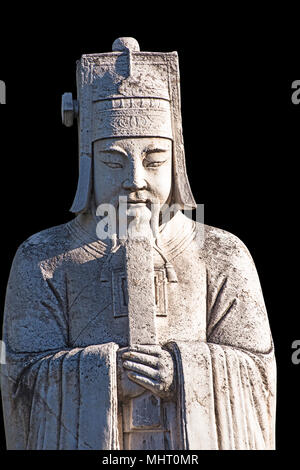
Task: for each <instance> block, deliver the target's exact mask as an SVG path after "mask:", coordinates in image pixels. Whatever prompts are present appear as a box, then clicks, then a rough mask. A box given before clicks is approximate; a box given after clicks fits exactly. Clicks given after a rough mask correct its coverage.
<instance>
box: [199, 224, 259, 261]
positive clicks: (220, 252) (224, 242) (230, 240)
mask: <svg viewBox="0 0 300 470" xmlns="http://www.w3.org/2000/svg"><path fill="white" fill-rule="evenodd" d="M196 241H197V243H198V245H199V248H200V250H201V254H202V256H203V257H204V258H205V259H206V260H207V262H209V263H210V264H211V266H219V268H221V269H225V270H228V269H249V268H251V269H252V268H253V266H254V262H253V259H252V256H251V254H250V252H249V250H248V248H247V246H246V245H245V244H244V242H243V241H242V240H240V238H238V237H237V236H236V235H234V234H232V233H230V232H228V231H226V230H223V229H220V228H217V227H213V226H210V225H205V224H201V223H196Z"/></svg>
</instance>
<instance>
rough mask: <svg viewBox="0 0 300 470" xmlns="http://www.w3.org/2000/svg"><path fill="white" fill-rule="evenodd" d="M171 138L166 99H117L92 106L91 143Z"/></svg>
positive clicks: (168, 105)
mask: <svg viewBox="0 0 300 470" xmlns="http://www.w3.org/2000/svg"><path fill="white" fill-rule="evenodd" d="M122 136H127V137H129V136H136V137H139V136H141V137H142V136H153V137H166V138H169V139H172V138H173V133H172V124H171V110H170V103H169V101H168V100H164V99H160V98H145V97H141V98H139V97H136V98H120V99H110V100H102V101H97V102H95V103H94V104H93V141H95V140H98V139H105V138H109V137H122Z"/></svg>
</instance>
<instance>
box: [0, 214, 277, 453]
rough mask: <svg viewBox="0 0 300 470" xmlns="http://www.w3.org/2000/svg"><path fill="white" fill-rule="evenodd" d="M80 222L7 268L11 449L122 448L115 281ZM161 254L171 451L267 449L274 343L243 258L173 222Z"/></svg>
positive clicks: (202, 230) (159, 291)
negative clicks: (171, 274)
mask: <svg viewBox="0 0 300 470" xmlns="http://www.w3.org/2000/svg"><path fill="white" fill-rule="evenodd" d="M83 222H84V220H83V218H82V217H77V218H76V219H74V220H73V221H71V222H69V223H68V224H65V225H61V226H58V227H53V228H51V229H49V230H46V231H44V232H41V233H39V234H37V235H35V236H33V237H31V238H30V239H28V240H27V241H26V242H25V243H24V244H23V245H22V246H21V247H20V248H19V250H18V253H17V255H16V257H15V260H14V263H13V266H12V270H11V274H10V279H9V284H8V289H7V298H6V309H5V322H4V331H3V338H4V341H5V343H6V347H7V364H6V365H5V366H3V368H2V399H3V407H4V417H5V424H6V438H7V443H8V447H9V448H11V449H14V448H16V449H24V448H30V449H114V448H122V447H123V444H122V441H123V436H122V423H121V421H120V419H119V418H120V407H119V406H118V405H120V404H119V403H117V387H116V381H117V379H116V350H117V349H118V347H125V346H127V345H128V317H127V316H126V304H125V303H124V299H125V297H126V295H124V282H123V281H124V269H123V266H122V262H121V258H120V257H118V256H119V255H118V252H116V253H110V250H109V246H108V245H106V244H105V243H103V242H101V241H99V240H96V238H95V236H94V237H93V233H95V231H93V230H90V229H89V228H87V225H85V224H84V223H83ZM160 242H161V243H160V247H161V249H162V250H163V253H164V254H165V256H166V257H167V259H168V260H169V262H171V263H172V265H173V267H174V269H175V271H176V274H177V278H178V283H168V282H167V281H166V272H165V262H164V260H162V259H161V258H160V255H159V254H158V253H156V254H155V256H154V262H155V286H156V297H157V316H156V320H157V332H158V341H159V343H160V344H161V345H162V346H165V347H167V348H168V349H169V350H170V351H171V352H172V354H173V357H174V360H175V362H176V371H177V378H176V380H177V397H176V407H177V409H176V413H174V414H173V415H172V416H171V417H170V416H169V417H168V420H167V421H169V422H170V420H171V421H172V422H171V424H170V429H169V430H168V431H170V436H171V437H170V447H171V448H174V449H249V448H251V449H272V448H274V445H275V444H274V424H275V390H274V389H275V386H276V377H275V359H274V352H273V343H272V337H271V333H270V328H269V323H268V318H267V313H266V309H265V305H264V300H263V296H262V292H261V288H260V283H259V280H258V276H257V273H256V269H255V266H254V263H253V261H252V259H251V257H250V255H249V253H248V250H247V249H246V248H245V246H244V245H243V244H242V242H241V241H240V240H238V239H237V238H236V237H235V236H233V235H231V234H229V233H227V232H224V231H222V230H220V229H216V228H213V227H208V226H202V225H201V224H196V223H195V222H193V221H191V220H190V219H188V218H187V217H185V216H184V215H183V214H182V213H180V212H178V213H177V214H176V216H175V217H174V218H173V219H171V221H170V222H168V223H167V224H166V226H165V227H164V229H163V230H162V231H161V240H160ZM169 408H170V407H169ZM165 409H167V410H168V406H166V408H165ZM123 424H124V423H123ZM117 430H118V431H119V432H118V433H117ZM172 433H173V436H172ZM175 434H176V436H175Z"/></svg>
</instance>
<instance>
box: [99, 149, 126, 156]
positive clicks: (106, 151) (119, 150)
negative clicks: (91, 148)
mask: <svg viewBox="0 0 300 470" xmlns="http://www.w3.org/2000/svg"><path fill="white" fill-rule="evenodd" d="M98 152H101V153H102V152H104V153H121V154H122V155H124V156H125V157H127V156H128V155H127V153H126V151H125V150H123V149H122V148H121V147H107V148H104V149H101V150H98Z"/></svg>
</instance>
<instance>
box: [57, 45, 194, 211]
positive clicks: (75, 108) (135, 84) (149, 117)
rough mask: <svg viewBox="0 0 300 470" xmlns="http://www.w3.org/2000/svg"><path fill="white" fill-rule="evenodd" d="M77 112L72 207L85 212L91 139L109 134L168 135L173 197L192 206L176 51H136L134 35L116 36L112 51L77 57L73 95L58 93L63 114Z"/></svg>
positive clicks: (70, 117) (68, 117) (67, 117)
mask: <svg viewBox="0 0 300 470" xmlns="http://www.w3.org/2000/svg"><path fill="white" fill-rule="evenodd" d="M74 117H77V118H78V138H79V179H78V186H77V191H76V195H75V199H74V202H73V205H72V207H71V211H72V212H75V213H80V212H85V211H86V210H87V209H88V206H89V198H90V192H91V186H92V156H93V142H95V141H96V140H99V139H105V138H114V137H123V138H124V137H163V138H167V139H171V140H172V141H173V200H172V202H173V203H177V204H179V205H180V206H181V207H183V206H185V207H186V208H194V207H196V204H195V201H194V198H193V195H192V192H191V189H190V185H189V181H188V178H187V174H186V165H185V155H184V145H183V135H182V122H181V107H180V81H179V64H178V55H177V52H141V51H140V47H139V44H138V42H137V41H136V40H135V39H133V38H127V37H123V38H118V39H116V40H115V41H114V43H113V45H112V52H108V53H100V54H84V55H83V56H82V57H81V59H80V60H79V61H77V100H73V97H72V94H71V93H64V95H63V97H62V120H63V123H64V124H65V125H66V126H68V127H69V126H71V125H72V124H73V121H74Z"/></svg>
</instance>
